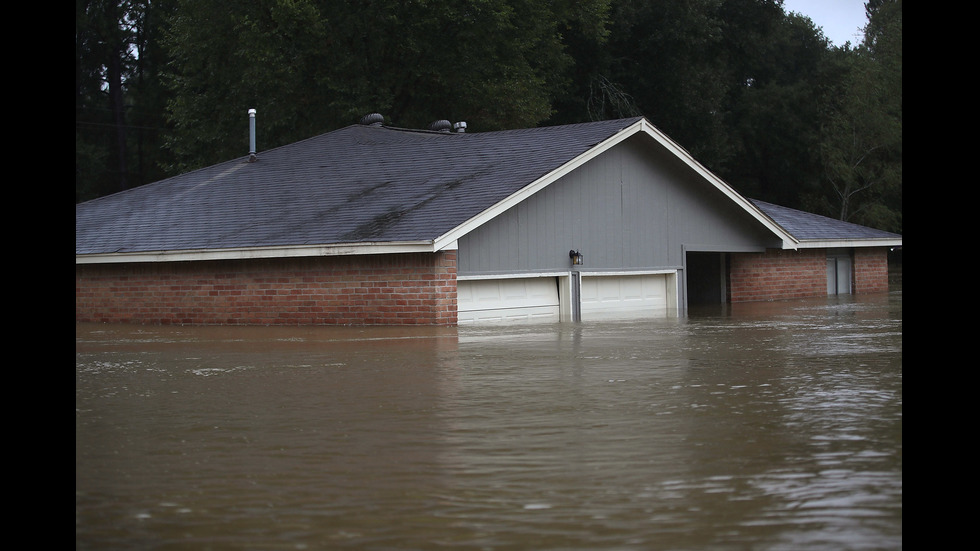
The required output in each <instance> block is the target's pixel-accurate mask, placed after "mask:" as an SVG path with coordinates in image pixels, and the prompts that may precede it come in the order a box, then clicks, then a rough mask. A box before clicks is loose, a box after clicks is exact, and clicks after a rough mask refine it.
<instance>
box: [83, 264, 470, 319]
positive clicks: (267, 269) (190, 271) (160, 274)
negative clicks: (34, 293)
mask: <svg viewBox="0 0 980 551" xmlns="http://www.w3.org/2000/svg"><path fill="white" fill-rule="evenodd" d="M75 321H94V322H123V323H144V324H163V325H171V324H187V325H219V324H220V325H455V324H456V321H457V318H456V251H446V252H440V253H435V254H423V253H417V254H416V253H411V254H391V255H363V256H350V257H347V256H337V257H318V258H298V259H269V260H247V261H246V260H234V261H206V262H167V263H140V264H118V265H112V264H104V265H76V266H75Z"/></svg>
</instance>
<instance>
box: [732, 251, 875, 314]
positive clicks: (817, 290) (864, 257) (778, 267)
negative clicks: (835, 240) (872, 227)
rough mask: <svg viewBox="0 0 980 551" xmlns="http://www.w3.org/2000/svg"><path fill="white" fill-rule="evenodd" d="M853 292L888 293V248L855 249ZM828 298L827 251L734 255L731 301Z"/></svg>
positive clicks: (852, 279) (767, 252)
mask: <svg viewBox="0 0 980 551" xmlns="http://www.w3.org/2000/svg"><path fill="white" fill-rule="evenodd" d="M853 261H854V262H853V272H852V274H851V281H852V283H853V286H854V287H853V292H854V293H855V294H857V293H861V294H864V293H875V292H884V291H888V249H887V248H885V247H870V248H856V249H854V250H853ZM826 295H827V251H826V249H799V250H795V251H793V250H779V249H768V250H766V252H764V253H752V254H749V253H743V254H735V255H732V258H731V266H730V271H729V287H728V301H729V302H733V303H735V302H751V301H758V300H778V299H792V298H810V297H820V296H826Z"/></svg>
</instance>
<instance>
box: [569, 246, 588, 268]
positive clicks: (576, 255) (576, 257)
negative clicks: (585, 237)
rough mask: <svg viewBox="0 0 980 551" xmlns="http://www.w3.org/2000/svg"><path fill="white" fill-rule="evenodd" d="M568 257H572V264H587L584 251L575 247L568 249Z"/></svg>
mask: <svg viewBox="0 0 980 551" xmlns="http://www.w3.org/2000/svg"><path fill="white" fill-rule="evenodd" d="M568 258H571V259H572V266H581V265H582V264H585V257H584V256H582V253H580V252H578V251H576V250H574V249H572V250H570V251H568Z"/></svg>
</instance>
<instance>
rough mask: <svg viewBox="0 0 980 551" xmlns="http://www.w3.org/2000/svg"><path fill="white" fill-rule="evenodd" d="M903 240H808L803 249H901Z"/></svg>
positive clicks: (801, 244)
mask: <svg viewBox="0 0 980 551" xmlns="http://www.w3.org/2000/svg"><path fill="white" fill-rule="evenodd" d="M901 246H902V240H901V239H806V240H803V241H800V244H799V248H801V249H835V248H855V247H901Z"/></svg>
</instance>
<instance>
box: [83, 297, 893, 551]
mask: <svg viewBox="0 0 980 551" xmlns="http://www.w3.org/2000/svg"><path fill="white" fill-rule="evenodd" d="M75 542H76V545H75V547H76V549H78V550H100V551H101V550H113V549H126V550H129V549H136V550H182V549H189V550H198V549H200V550H232V549H235V550H237V549H247V550H297V549H309V550H319V549H327V550H329V549H365V550H440V549H462V550H709V551H710V550H721V551H728V550H733V551H734V550H738V551H742V550H753V551H755V550H794V551H795V550H828V551H831V550H833V551H842V550H854V549H860V550H865V549H874V550H882V549H884V550H891V549H901V548H902V295H901V290H900V288H899V289H897V290H896V289H894V288H893V290H892V291H890V292H889V293H882V294H880V295H867V296H855V297H850V296H845V297H831V298H827V299H819V300H809V301H787V302H766V303H757V304H747V305H737V306H729V307H727V308H725V309H716V310H714V311H701V312H691V313H689V314H688V315H685V316H682V317H679V318H673V319H659V320H649V321H635V322H625V321H618V322H617V321H604V322H595V323H589V322H584V323H579V324H562V325H534V326H500V327H482V328H477V327H461V328H411V329H405V328H388V327H384V328H356V327H340V328H326V327H316V328H281V327H279V328H259V327H148V326H122V325H119V326H117V325H95V324H92V325H89V324H84V325H82V324H76V326H75Z"/></svg>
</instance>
